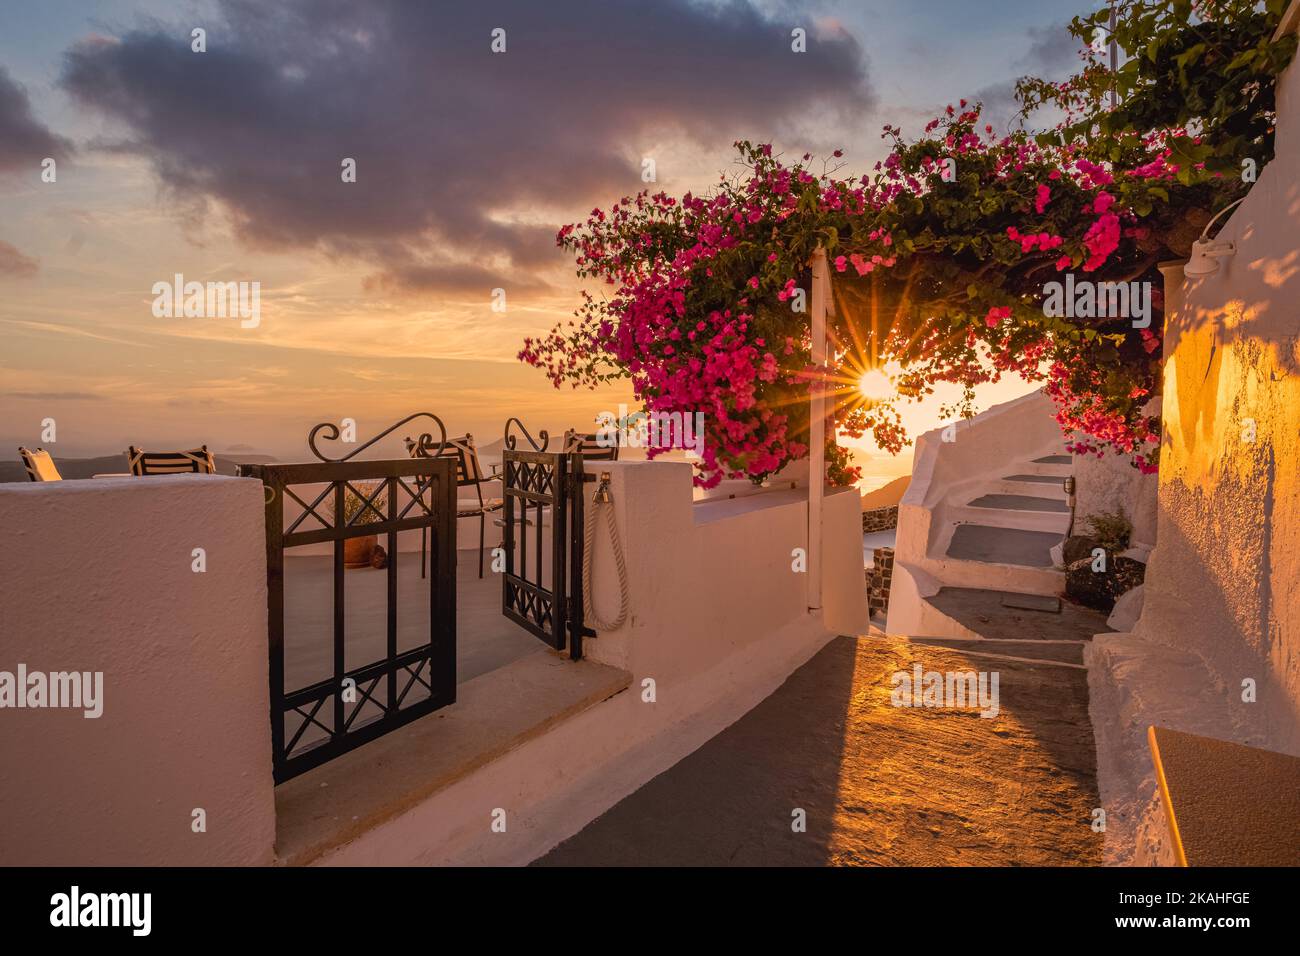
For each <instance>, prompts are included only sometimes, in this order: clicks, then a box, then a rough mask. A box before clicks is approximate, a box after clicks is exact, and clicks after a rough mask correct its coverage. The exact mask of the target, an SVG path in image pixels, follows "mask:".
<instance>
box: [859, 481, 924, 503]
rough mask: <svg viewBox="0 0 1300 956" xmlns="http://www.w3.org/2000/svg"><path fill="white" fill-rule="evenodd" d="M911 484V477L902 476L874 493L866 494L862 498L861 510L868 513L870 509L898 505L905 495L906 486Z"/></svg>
mask: <svg viewBox="0 0 1300 956" xmlns="http://www.w3.org/2000/svg"><path fill="white" fill-rule="evenodd" d="M911 483H912V476H911V475H903V476H902V477H901V478H895V479H894V480H893V481H891V482H890V483H889V484H887V485H884V486H883V487H880V488H877V489H876V490H875V491H869V492H867V493H866V494H865V495H863V496H862V510H863V511H870V510H871V509H872V508H888V507H891V506H892V505H896V504H898V503H899V502H900V501H902V500H903V495H904V494H906V493H907V486H908V485H909V484H911Z"/></svg>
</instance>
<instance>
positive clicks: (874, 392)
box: [858, 368, 894, 402]
mask: <svg viewBox="0 0 1300 956" xmlns="http://www.w3.org/2000/svg"><path fill="white" fill-rule="evenodd" d="M858 391H859V392H861V393H862V397H863V398H865V399H867V400H869V401H873V402H878V401H881V400H883V399H886V398H890V397H891V396H893V394H894V380H893V379H891V378H890V377H889V376H888V375H886V374H885V373H884V372H882V371H881V370H880V369H878V368H873V369H868V370H867V371H865V372H863V373H862V377H861V378H859V379H858Z"/></svg>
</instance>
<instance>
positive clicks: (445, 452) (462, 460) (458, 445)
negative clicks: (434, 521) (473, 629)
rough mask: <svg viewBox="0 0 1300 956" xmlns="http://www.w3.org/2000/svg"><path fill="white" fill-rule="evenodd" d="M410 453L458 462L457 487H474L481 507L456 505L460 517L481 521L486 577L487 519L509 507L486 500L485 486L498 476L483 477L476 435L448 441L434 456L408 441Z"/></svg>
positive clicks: (423, 550)
mask: <svg viewBox="0 0 1300 956" xmlns="http://www.w3.org/2000/svg"><path fill="white" fill-rule="evenodd" d="M403 441H405V442H406V453H407V454H408V455H410V456H411V457H412V458H429V457H438V458H451V459H453V460H454V461H455V463H456V487H457V488H464V487H466V486H473V488H474V493H475V495H477V497H478V504H477V505H476V504H475V503H474V502H473V501H467V502H463V503H462V502H460V501H457V503H456V518H457V520H459V519H461V518H478V519H479V522H478V576H479V577H480V578H481V577H483V547H484V544H485V539H486V537H487V516H488V515H489V514H491V513H492V512H494V511H500V510H501V509H502V508H503V507H504V506H505V501H504V500H503V499H501V498H488V499H486V500H485V499H484V498H483V485H484V484H485V483H486V482H489V481H495V480H496V477H495V476H492V475H484V474H483V466H482V465H480V464H479V460H478V449H476V448H475V447H474V436H473V435H468V434H467V435H465V437H464V438H448V439H447V443H446V444H445V445H444V446H443V448H442V450H441V452H439V454H438V455H437V456H431V455H429V454H428V452H426V451H425V450H424V449H423V448H422V447H421V446H420V444H419V442H416V441H414V440H413V439H411V438H405V439H403ZM423 490H424V483H423V482H421V487H420V491H421V492H423ZM427 531H428V529H427V528H421V529H420V577H424V576H425V567H426V563H427V555H428V550H427V549H428V543H427V542H428V538H427V537H426V532H427Z"/></svg>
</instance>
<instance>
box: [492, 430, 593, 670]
mask: <svg viewBox="0 0 1300 956" xmlns="http://www.w3.org/2000/svg"><path fill="white" fill-rule="evenodd" d="M525 434H526V433H525ZM540 434H541V437H542V439H543V443H542V445H541V449H543V450H534V451H517V450H516V449H515V448H514V442H513V441H512V440H511V437H510V435H509V432H508V431H507V438H506V442H507V447H506V448H505V449H504V450H503V451H502V484H503V485H504V498H505V507H504V514H503V521H504V525H505V528H504V535H503V540H502V546H503V548H504V549H505V572H504V574H502V579H503V581H502V601H501V609H502V612H503V613H504V614H505V616H506V617H508V618H510V619H511V620H512V621H514V622H515V623H517V624H518V625H520V626H521V627H523V628H524V629H525V630H527V631H528V632H530V633H531V634H533V635H535V636H536V637H538V638H540V639H541V640H543V641H545V642H546V643H547V644H549V645H550V646H551V647H553V648H555V649H556V650H564V649H565V647H566V645H567V647H568V651H569V657H571V658H572V659H573V660H575V661H576V660H580V659H581V657H582V639H583V638H584V637H594V636H595V633H596V632H595V631H593V630H591V629H590V628H588V627H586V626H585V625H584V623H583V607H582V541H583V525H582V523H583V494H582V489H583V485H584V483H585V482H587V481H592V480H594V476H589V475H587V474H586V473H585V471H584V469H583V459H582V455H581V454H577V453H571V454H566V453H564V452H547V451H545V450H544V449H545V447H546V444H547V443H548V442H547V436H546V433H545V432H541V433H540ZM529 441H530V442H531V441H532V440H531V438H530V439H529ZM534 447H535V448H536V447H537V446H536V445H535V444H534ZM548 520H549V524H550V543H549V546H547V543H546V534H545V533H544V532H545V530H546V526H547V521H548Z"/></svg>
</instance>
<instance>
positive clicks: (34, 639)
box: [0, 475, 275, 866]
mask: <svg viewBox="0 0 1300 956" xmlns="http://www.w3.org/2000/svg"><path fill="white" fill-rule="evenodd" d="M263 513H264V504H263V497H262V486H261V484H260V483H259V482H257V481H252V480H250V479H241V478H225V477H218V476H209V475H176V476H167V477H155V478H112V479H100V480H85V481H62V482H50V483H37V484H17V483H15V484H0V524H2V525H3V526H4V528H5V547H4V548H3V549H0V580H3V581H4V592H5V593H4V600H3V601H0V672H8V673H11V674H13V673H15V672H16V670H17V668H18V667H19V666H20V665H21V666H23V667H24V668H25V669H26V671H27V672H28V673H29V674H31V673H33V672H39V673H42V674H51V673H57V674H73V673H75V674H82V675H85V674H89V675H91V676H92V679H94V675H102V684H101V692H102V700H101V701H100V702H99V704H100V706H102V713H101V714H100V715H99V716H98V717H86V716H85V715H84V711H83V709H78V708H75V707H72V708H52V707H43V708H28V707H23V708H16V707H11V706H5V707H4V708H3V709H0V743H2V744H3V751H4V767H5V772H4V773H3V774H0V864H3V865H6V866H12V865H62V866H72V865H86V864H94V865H103V864H110V863H111V864H116V865H124V866H142V865H163V864H166V865H171V866H183V865H218V864H219V865H241V864H243V865H246V864H264V863H270V862H271V860H272V849H271V847H272V841H273V840H274V837H275V805H274V799H273V789H272V783H271V740H270V726H269V724H268V721H267V714H268V713H269V707H270V704H269V689H268V682H267V645H266V551H265V544H264V541H265V537H264V533H263ZM196 549H202V551H201V557H202V564H201V566H202V568H203V570H201V571H199V570H195V569H196V567H199V566H200V565H199V564H196V561H198V556H197V555H196V553H195V552H196ZM3 679H4V678H3V676H0V680H3Z"/></svg>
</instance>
